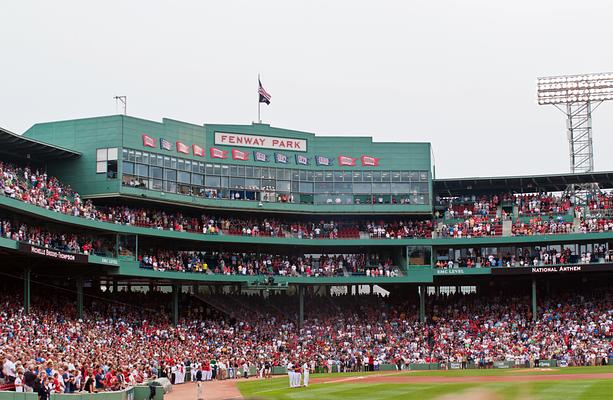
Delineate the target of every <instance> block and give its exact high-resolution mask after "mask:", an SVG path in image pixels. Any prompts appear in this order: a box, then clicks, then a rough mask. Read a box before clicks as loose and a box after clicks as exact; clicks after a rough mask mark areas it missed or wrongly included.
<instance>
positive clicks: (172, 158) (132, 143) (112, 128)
mask: <svg viewBox="0 0 613 400" xmlns="http://www.w3.org/2000/svg"><path fill="white" fill-rule="evenodd" d="M24 136H25V137H27V138H32V139H36V140H40V141H42V142H46V143H49V144H52V145H55V146H58V147H62V148H65V149H70V150H72V151H74V152H77V153H80V154H81V156H80V157H78V158H76V159H73V160H65V161H61V162H54V163H49V164H48V170H49V172H50V173H51V174H53V175H56V176H59V177H61V178H62V180H63V181H64V182H66V183H69V184H71V185H72V187H73V188H75V189H76V190H77V191H78V192H79V193H80V194H82V195H83V196H85V197H89V198H101V197H112V196H115V197H116V196H121V197H140V198H148V199H152V200H158V201H164V202H176V203H187V204H190V205H194V206H204V207H210V208H224V209H242V210H250V209H263V210H266V211H271V212H278V211H285V212H292V213H309V214H311V213H319V212H321V213H334V214H337V213H358V214H371V213H379V212H381V213H400V214H429V213H431V211H432V204H431V199H432V174H431V159H430V154H431V149H430V144H429V143H401V142H396V143H377V142H373V140H372V138H370V137H328V136H316V135H314V134H312V133H308V132H300V131H295V130H288V129H281V128H275V127H271V126H269V125H265V124H253V125H216V124H206V125H204V126H201V125H193V124H189V123H184V122H179V121H174V120H169V119H164V120H163V121H162V122H161V123H159V122H153V121H147V120H142V119H138V118H133V117H128V116H109V117H99V118H88V119H79V120H72V121H62V122H53V123H42V124H36V125H34V126H33V127H32V128H31V129H29V130H28V131H27V132H26V133H25V134H24Z"/></svg>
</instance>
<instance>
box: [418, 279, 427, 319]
mask: <svg viewBox="0 0 613 400" xmlns="http://www.w3.org/2000/svg"><path fill="white" fill-rule="evenodd" d="M419 322H422V323H423V322H426V287H425V286H424V285H421V286H419Z"/></svg>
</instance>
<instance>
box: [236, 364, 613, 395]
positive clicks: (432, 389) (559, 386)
mask: <svg viewBox="0 0 613 400" xmlns="http://www.w3.org/2000/svg"><path fill="white" fill-rule="evenodd" d="M608 372H613V366H608V367H577V368H553V369H552V371H523V372H518V371H516V370H505V369H492V370H465V371H457V370H454V371H414V372H411V373H407V374H406V375H411V376H443V377H462V376H466V377H470V376H505V375H508V376H517V375H520V376H521V375H536V374H539V375H543V374H582V373H587V374H597V373H608ZM374 374H377V373H364V372H362V373H360V372H358V373H347V374H312V375H311V379H313V378H319V377H326V378H343V377H352V376H368V375H374ZM398 375H399V376H403V375H405V374H404V373H401V374H398ZM287 386H288V382H287V377H278V378H274V379H270V380H266V381H255V380H254V381H243V382H240V383H238V388H239V390H240V391H241V393H242V394H243V396H244V397H245V398H246V399H271V400H310V399H317V400H328V399H329V400H336V399H338V400H340V399H368V400H396V399H398V400H400V399H407V400H412V399H415V400H427V399H436V398H438V397H441V396H444V395H447V396H451V397H450V398H454V397H455V396H459V395H461V394H462V393H464V394H465V397H463V398H465V399H469V398H472V397H473V396H472V395H473V391H479V392H486V393H487V394H489V395H491V396H493V397H491V398H492V399H497V400H498V399H504V400H520V399H522V400H523V399H530V400H536V399H539V400H540V399H544V400H549V399H551V400H561V399H568V400H591V399H613V379H590V380H580V379H577V380H569V381H532V382H530V381H526V382H490V383H471V382H466V383H462V382H459V383H383V382H382V383H366V384H364V383H358V381H347V382H339V383H325V384H323V383H314V384H311V385H310V386H309V387H308V388H299V389H289V388H288V387H287ZM487 398H488V399H489V398H490V397H487Z"/></svg>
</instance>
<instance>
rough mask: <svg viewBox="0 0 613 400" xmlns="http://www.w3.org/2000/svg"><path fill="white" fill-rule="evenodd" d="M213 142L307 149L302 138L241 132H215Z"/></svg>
mask: <svg viewBox="0 0 613 400" xmlns="http://www.w3.org/2000/svg"><path fill="white" fill-rule="evenodd" d="M215 144H216V145H224V146H244V147H255V148H260V149H274V150H291V151H307V141H306V140H304V139H291V138H282V137H274V136H259V135H244V134H241V133H226V132H215Z"/></svg>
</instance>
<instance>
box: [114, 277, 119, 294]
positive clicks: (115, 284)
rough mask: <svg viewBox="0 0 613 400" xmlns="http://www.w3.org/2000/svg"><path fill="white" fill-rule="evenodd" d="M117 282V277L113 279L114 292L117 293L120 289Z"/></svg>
mask: <svg viewBox="0 0 613 400" xmlns="http://www.w3.org/2000/svg"><path fill="white" fill-rule="evenodd" d="M117 283H118V282H117V279H113V293H117V291H118V287H117Z"/></svg>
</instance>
